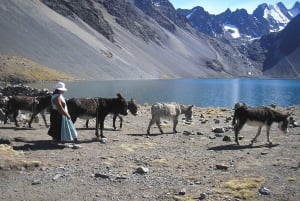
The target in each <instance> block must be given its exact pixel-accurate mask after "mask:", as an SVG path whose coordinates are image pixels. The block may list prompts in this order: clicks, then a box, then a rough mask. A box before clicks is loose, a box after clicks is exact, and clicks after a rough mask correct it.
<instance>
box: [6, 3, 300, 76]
mask: <svg viewBox="0 0 300 201" xmlns="http://www.w3.org/2000/svg"><path fill="white" fill-rule="evenodd" d="M298 6H299V5H298V4H295V6H294V7H293V10H288V13H289V14H290V17H291V18H292V17H293V16H294V15H295V14H296V13H297V12H299V10H298V11H297V8H298ZM193 10H194V12H190V11H188V10H176V9H175V8H174V6H173V5H172V4H171V3H170V2H169V1H168V0H114V1H111V0H72V1H70V0H28V1H23V0H2V1H1V2H0V26H1V29H0V44H1V45H0V54H3V55H9V56H13V55H16V56H19V57H23V58H26V59H29V60H31V61H33V62H36V63H39V64H41V65H45V66H48V67H50V68H52V69H55V70H58V71H61V72H64V73H67V74H70V75H73V76H75V77H77V78H80V79H89V80H99V79H156V78H182V77H186V78H191V77H235V76H248V75H249V72H251V75H252V76H258V77H260V76H264V70H265V68H264V67H262V65H261V64H262V63H263V62H265V60H264V59H266V58H267V57H266V56H260V55H255V54H253V53H251V50H252V49H253V47H250V46H249V45H248V43H249V42H248V40H244V39H243V40H241V39H240V38H239V40H233V38H232V37H231V36H233V33H234V31H235V30H238V31H239V33H237V35H236V36H237V38H238V35H239V34H240V35H241V34H244V35H245V36H251V37H254V36H255V37H258V36H261V35H260V34H261V32H263V29H264V28H265V27H268V26H265V25H266V24H269V21H268V20H267V19H266V18H264V19H265V21H261V22H260V23H258V22H255V21H253V15H249V14H248V13H247V11H246V10H244V9H241V10H238V11H235V12H231V11H230V10H229V9H228V10H227V11H225V12H224V13H222V14H220V15H217V16H214V15H210V14H209V13H207V12H206V11H205V10H204V9H201V7H196V8H194V9H193ZM197 12H199V13H202V14H203V15H194V14H195V13H197ZM282 13H283V11H282ZM257 16H259V12H258V11H257ZM191 19H195V20H196V19H198V20H199V19H200V20H202V21H205V23H206V24H202V23H198V24H193V23H192V21H191ZM225 19H227V21H226V22H227V24H226V26H224V24H222V23H220V22H223V21H224V22H225ZM274 19H275V18H274ZM263 23H265V24H263ZM246 24H247V26H244V25H246ZM196 25H197V26H196ZM278 26H279V25H278ZM280 26H282V25H280ZM224 27H227V29H224ZM236 27H240V28H239V29H237V28H236ZM274 29H275V28H274ZM224 30H225V31H224ZM264 31H265V32H266V33H269V32H270V30H269V29H266V30H264ZM251 34H252V35H251ZM255 44H256V46H257V47H259V48H260V49H261V50H265V51H266V50H267V49H266V48H264V47H263V45H261V43H255ZM263 55H266V54H263ZM251 56H252V57H251ZM253 58H255V59H253ZM1 65H2V64H1V63H0V67H1ZM269 69H272V67H270V68H269ZM270 75H271V76H276V75H277V74H276V72H275V73H274V74H270ZM290 76H291V75H290Z"/></svg>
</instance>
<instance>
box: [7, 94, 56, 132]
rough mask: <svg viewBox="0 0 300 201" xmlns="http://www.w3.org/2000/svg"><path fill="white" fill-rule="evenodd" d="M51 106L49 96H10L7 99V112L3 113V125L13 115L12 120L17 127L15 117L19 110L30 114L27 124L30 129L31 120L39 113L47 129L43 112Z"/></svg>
mask: <svg viewBox="0 0 300 201" xmlns="http://www.w3.org/2000/svg"><path fill="white" fill-rule="evenodd" d="M50 105H51V95H46V96H37V97H29V96H12V97H10V98H9V101H8V103H7V111H6V113H5V121H4V124H6V123H7V119H8V116H9V115H11V114H13V118H14V121H15V124H16V126H17V127H19V126H20V125H19V123H18V121H17V116H18V114H19V110H22V111H24V112H30V113H31V118H30V121H29V123H28V125H29V127H30V128H31V123H32V121H33V119H34V118H35V117H36V115H38V114H39V113H41V115H42V117H43V120H44V122H45V125H46V127H48V124H47V121H46V117H45V114H44V113H45V111H46V109H48V108H49V107H50Z"/></svg>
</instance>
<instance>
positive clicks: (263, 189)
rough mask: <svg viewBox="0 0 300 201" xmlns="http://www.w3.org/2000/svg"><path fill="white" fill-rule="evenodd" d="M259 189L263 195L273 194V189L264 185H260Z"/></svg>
mask: <svg viewBox="0 0 300 201" xmlns="http://www.w3.org/2000/svg"><path fill="white" fill-rule="evenodd" d="M258 191H259V193H260V194H262V195H270V194H271V191H270V190H269V189H267V188H266V187H264V186H262V187H260V189H259V190H258Z"/></svg>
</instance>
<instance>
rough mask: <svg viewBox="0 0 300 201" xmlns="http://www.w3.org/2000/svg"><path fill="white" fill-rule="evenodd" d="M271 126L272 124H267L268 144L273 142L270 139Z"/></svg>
mask: <svg viewBox="0 0 300 201" xmlns="http://www.w3.org/2000/svg"><path fill="white" fill-rule="evenodd" d="M270 128H271V126H267V141H268V144H270V145H271V144H272V142H271V141H270Z"/></svg>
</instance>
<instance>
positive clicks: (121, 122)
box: [118, 115, 123, 128]
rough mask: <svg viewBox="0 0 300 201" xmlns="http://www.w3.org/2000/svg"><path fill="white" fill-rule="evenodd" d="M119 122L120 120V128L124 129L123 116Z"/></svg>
mask: <svg viewBox="0 0 300 201" xmlns="http://www.w3.org/2000/svg"><path fill="white" fill-rule="evenodd" d="M118 117H119V120H120V128H122V126H123V117H121V115H118Z"/></svg>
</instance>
